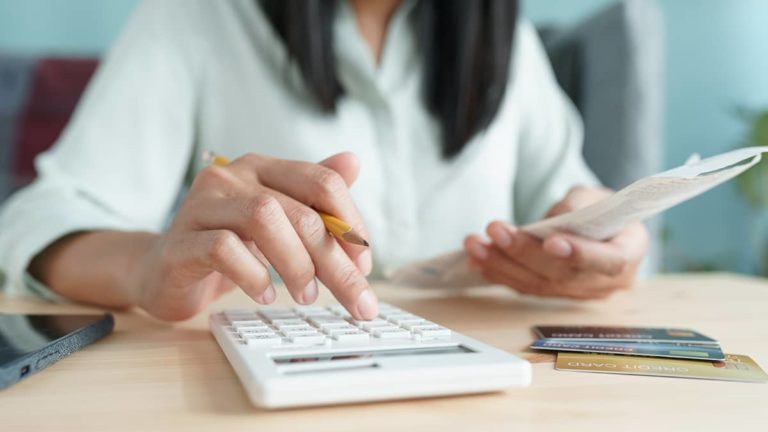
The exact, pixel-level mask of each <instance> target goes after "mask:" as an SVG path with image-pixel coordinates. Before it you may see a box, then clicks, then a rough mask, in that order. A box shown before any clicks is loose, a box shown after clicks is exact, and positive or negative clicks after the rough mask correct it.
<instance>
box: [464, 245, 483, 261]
mask: <svg viewBox="0 0 768 432" xmlns="http://www.w3.org/2000/svg"><path fill="white" fill-rule="evenodd" d="M467 249H468V250H469V253H470V254H471V255H472V256H474V257H475V258H477V259H481V260H484V259H486V258H488V250H487V249H486V248H485V246H483V245H481V244H480V243H478V242H474V241H473V242H470V243H469V244H468V245H467Z"/></svg>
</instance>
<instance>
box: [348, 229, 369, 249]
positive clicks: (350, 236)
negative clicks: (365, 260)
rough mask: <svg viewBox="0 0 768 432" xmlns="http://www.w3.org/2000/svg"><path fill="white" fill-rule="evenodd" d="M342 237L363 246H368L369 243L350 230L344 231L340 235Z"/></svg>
mask: <svg viewBox="0 0 768 432" xmlns="http://www.w3.org/2000/svg"><path fill="white" fill-rule="evenodd" d="M342 237H343V238H344V241H347V242H349V243H353V244H356V245H360V246H365V247H370V244H369V243H368V240H366V239H364V238H362V237H360V235H359V234H357V233H355V232H352V231H350V232H346V233H344V234H343V235H342Z"/></svg>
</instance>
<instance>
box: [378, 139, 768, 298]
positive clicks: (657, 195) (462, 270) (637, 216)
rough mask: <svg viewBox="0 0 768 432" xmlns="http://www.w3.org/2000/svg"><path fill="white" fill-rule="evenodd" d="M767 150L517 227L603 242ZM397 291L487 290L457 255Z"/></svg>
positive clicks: (689, 169)
mask: <svg viewBox="0 0 768 432" xmlns="http://www.w3.org/2000/svg"><path fill="white" fill-rule="evenodd" d="M766 152H768V147H745V148H742V149H738V150H734V151H730V152H727V153H723V154H720V155H717V156H713V157H710V158H706V159H700V158H699V157H698V155H697V154H694V155H692V156H691V157H690V158H688V160H687V161H686V163H685V164H684V165H681V166H679V167H677V168H674V169H671V170H668V171H664V172H661V173H658V174H654V175H652V176H650V177H645V178H643V179H640V180H638V181H636V182H634V183H632V184H630V185H629V186H627V187H625V188H624V189H622V190H620V191H618V192H616V193H615V194H613V195H611V196H609V197H607V198H605V199H603V200H601V201H598V202H596V203H594V204H592V205H590V206H587V207H584V208H582V209H579V210H576V211H573V212H569V213H565V214H562V215H558V216H554V217H551V218H547V219H544V220H541V221H539V222H535V223H532V224H529V225H525V226H522V227H520V229H521V230H523V231H525V232H527V233H530V234H532V235H534V236H536V237H539V238H542V239H543V238H546V237H548V236H550V235H552V234H554V233H557V232H568V233H572V234H576V235H579V236H582V237H586V238H590V239H593V240H607V239H609V238H611V237H613V236H614V235H616V234H617V233H619V232H620V231H621V230H622V229H623V228H624V227H625V226H627V225H629V224H631V223H634V222H640V221H643V220H645V219H648V218H650V217H652V216H655V215H657V214H659V213H661V212H663V211H664V210H667V209H669V208H671V207H674V206H676V205H677V204H680V203H682V202H684V201H687V200H689V199H691V198H693V197H695V196H698V195H700V194H702V193H704V192H706V191H708V190H710V189H712V188H713V187H715V186H717V185H719V184H721V183H723V182H725V181H727V180H730V179H732V178H734V177H736V176H737V175H739V174H741V173H743V172H744V171H746V170H748V169H749V168H751V167H752V166H754V165H755V164H757V163H758V162H759V161H760V159H761V157H762V154H763V153H766ZM386 276H387V278H388V280H389V281H390V282H391V283H393V284H396V285H409V286H419V287H438V288H440V287H441V288H451V287H453V288H461V287H470V286H476V285H487V282H486V281H484V280H483V279H482V277H480V275H478V274H477V273H475V272H472V271H471V270H469V268H467V266H466V254H465V253H464V251H455V252H451V253H448V254H446V255H441V256H438V257H435V258H431V259H428V260H425V261H419V262H416V263H412V264H409V265H406V266H404V267H401V268H399V269H397V270H395V271H394V272H392V273H391V274H389V275H386Z"/></svg>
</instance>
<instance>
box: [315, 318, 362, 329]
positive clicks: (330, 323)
mask: <svg viewBox="0 0 768 432" xmlns="http://www.w3.org/2000/svg"><path fill="white" fill-rule="evenodd" d="M312 324H314V325H316V326H317V327H320V328H334V327H354V326H353V325H352V324H350V323H348V322H346V321H344V320H342V319H338V320H327V321H314V322H312Z"/></svg>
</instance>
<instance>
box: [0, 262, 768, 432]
mask: <svg viewBox="0 0 768 432" xmlns="http://www.w3.org/2000/svg"><path fill="white" fill-rule="evenodd" d="M377 291H378V293H379V295H380V297H381V298H382V300H384V301H387V302H390V303H393V304H397V305H399V306H402V307H404V308H406V309H409V310H411V311H413V312H415V313H417V314H420V315H423V316H425V317H427V318H429V319H432V320H434V321H437V322H439V323H442V324H445V325H447V326H448V327H451V328H453V329H455V330H458V331H460V332H463V333H465V334H467V335H469V336H472V337H475V338H477V339H480V340H482V341H485V342H488V343H490V344H493V345H496V346H498V347H501V348H502V349H505V350H508V351H510V352H513V353H516V354H518V355H521V356H523V357H525V358H527V359H529V360H530V361H531V362H532V363H534V366H533V385H532V386H531V387H528V388H520V389H512V390H509V391H507V392H504V393H496V394H487V395H479V396H464V397H449V398H439V399H424V400H411V401H400V402H386V403H371V404H359V405H351V406H350V405H348V406H336V407H322V408H308V409H294V410H288V411H272V412H271V411H264V410H260V409H257V408H254V407H252V406H250V405H249V404H248V401H247V400H246V396H245V393H244V391H243V390H242V388H241V387H240V384H239V382H238V381H237V378H236V376H235V374H234V373H233V371H232V369H231V368H230V366H229V364H228V363H227V361H226V359H225V358H224V355H223V354H222V353H221V351H220V350H219V347H218V345H216V343H215V342H214V340H213V338H212V337H211V335H210V334H209V332H208V329H207V322H206V316H205V314H201V315H200V316H198V317H197V318H195V319H193V320H190V321H188V322H184V323H181V324H169V323H163V322H159V321H156V320H153V319H151V318H148V317H147V316H145V315H143V314H142V313H139V312H133V313H131V312H127V313H118V314H116V317H115V318H116V328H115V331H114V333H113V334H112V335H110V336H108V337H107V338H106V339H105V340H103V341H100V342H98V343H96V344H95V345H93V346H91V347H88V348H87V349H85V350H84V351H80V352H77V353H75V354H73V355H72V356H71V357H68V358H66V359H64V360H62V361H60V362H58V363H56V364H54V365H53V366H51V367H50V368H49V369H47V370H45V371H43V372H41V373H39V374H36V375H33V376H31V377H29V378H27V379H26V380H24V381H22V382H20V383H19V384H17V385H15V386H13V387H11V388H9V389H7V390H5V391H0V430H3V431H21V430H34V431H49V430H50V431H57V432H64V431H82V430H99V431H104V430H109V431H113V430H132V431H143V430H164V431H174V430H185V431H206V432H213V431H227V432H230V431H239V430H243V431H249V432H264V431H291V430H311V431H325V430H327V431H346V430H350V431H366V430H382V431H384V430H386V431H411V430H445V431H448V430H457V431H483V432H485V431H494V430H506V431H527V430H547V431H560V430H562V431H584V430H588V428H589V429H591V430H617V431H627V430H643V431H653V430H674V431H682V430H697V431H705V430H712V431H724V430H726V429H729V428H737V429H738V430H748V431H763V430H768V385H766V384H745V383H732V382H715V381H701V380H687V379H674V378H654V377H640V376H622V375H607V374H589V373H578V372H559V371H556V370H554V368H553V360H554V356H552V355H547V354H536V353H533V352H530V351H528V350H527V349H526V346H527V345H528V344H529V343H530V342H531V340H532V335H531V333H530V330H529V328H530V327H531V326H532V325H534V324H546V323H551V324H558V323H559V324H567V323H571V324H603V325H646V326H680V327H691V328H693V329H696V330H699V331H701V332H703V333H704V334H707V335H710V336H712V337H714V338H717V339H719V340H720V341H721V342H722V345H723V348H724V350H725V351H726V352H728V353H734V354H747V355H749V356H751V357H752V358H754V359H755V360H756V361H757V362H758V363H759V364H761V365H762V366H763V367H766V368H768V281H764V280H760V279H752V278H746V277H738V276H733V275H694V276H665V277H661V278H657V279H654V280H650V281H646V282H643V283H641V284H639V285H638V286H637V287H636V288H635V289H633V290H632V291H629V292H625V293H621V294H618V295H616V296H615V297H613V298H611V299H610V300H607V301H601V302H587V303H572V302H566V301H540V300H534V299H525V298H521V297H517V296H515V295H514V294H511V293H510V292H508V291H506V290H504V289H501V288H498V287H496V288H494V287H489V288H480V289H475V290H472V291H470V292H465V293H463V294H456V293H454V294H446V293H441V292H437V291H425V290H415V289H403V288H392V287H386V286H378V287H377ZM286 300H287V299H286V297H285V296H283V297H281V299H280V301H281V302H285V301H286ZM330 300H331V299H330V297H328V296H327V295H324V296H323V297H322V299H321V301H323V302H327V301H330ZM249 304H250V303H249V301H248V300H247V299H246V298H245V297H244V296H243V295H242V294H240V293H232V294H230V295H228V296H226V297H224V298H222V299H221V300H219V301H218V302H216V303H215V304H214V305H212V308H213V309H218V308H222V307H227V306H236V305H249ZM89 310H90V309H89V308H87V307H83V306H77V305H54V304H50V303H43V302H40V301H36V300H28V299H7V298H2V297H0V311H3V312H16V313H21V312H28V313H31V312H36V313H74V312H84V311H89Z"/></svg>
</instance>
